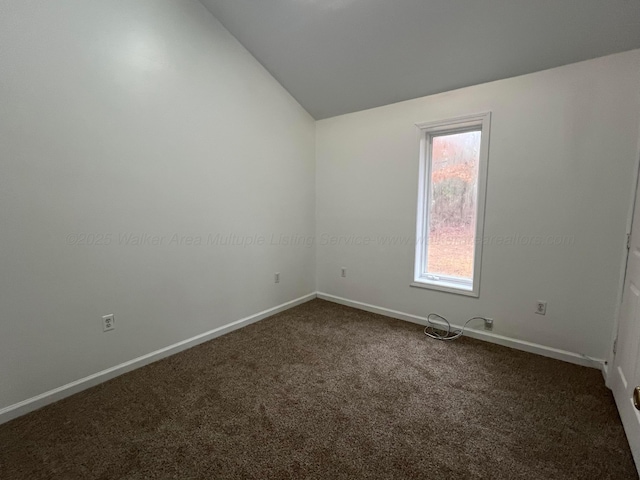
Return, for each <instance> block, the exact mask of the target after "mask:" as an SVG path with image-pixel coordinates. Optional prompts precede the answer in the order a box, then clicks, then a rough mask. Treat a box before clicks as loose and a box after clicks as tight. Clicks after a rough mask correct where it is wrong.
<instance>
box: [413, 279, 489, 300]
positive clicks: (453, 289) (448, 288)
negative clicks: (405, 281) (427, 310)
mask: <svg viewBox="0 0 640 480" xmlns="http://www.w3.org/2000/svg"><path fill="white" fill-rule="evenodd" d="M410 286H412V287H417V288H426V289H427V290H437V291H439V292H446V293H454V294H456V295H465V296H467V297H475V298H478V297H479V296H480V294H479V292H478V291H477V290H473V289H469V290H467V289H464V288H460V286H459V285H456V284H453V283H448V282H428V281H422V280H414V281H413V282H411V284H410Z"/></svg>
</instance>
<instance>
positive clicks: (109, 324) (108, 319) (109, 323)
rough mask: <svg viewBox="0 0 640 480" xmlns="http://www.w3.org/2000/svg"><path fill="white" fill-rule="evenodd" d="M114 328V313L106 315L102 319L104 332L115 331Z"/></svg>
mask: <svg viewBox="0 0 640 480" xmlns="http://www.w3.org/2000/svg"><path fill="white" fill-rule="evenodd" d="M114 328H116V319H115V317H114V316H113V313H111V314H109V315H104V316H103V317H102V331H103V332H108V331H109V330H113V329H114Z"/></svg>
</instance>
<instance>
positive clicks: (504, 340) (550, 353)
mask: <svg viewBox="0 0 640 480" xmlns="http://www.w3.org/2000/svg"><path fill="white" fill-rule="evenodd" d="M317 295H318V298H321V299H322V300H328V301H330V302H334V303H339V304H341V305H346V306H348V307H353V308H357V309H360V310H365V311H367V312H372V313H377V314H380V315H384V316H386V317H392V318H397V319H399V320H406V321H408V322H412V323H417V324H419V325H426V324H427V319H426V317H420V316H418V315H412V314H410V313H404V312H399V311H397V310H391V309H388V308H384V307H378V306H376V305H370V304H368V303H362V302H356V301H355V300H349V299H347V298H342V297H337V296H335V295H329V294H328V293H322V292H318V293H317ZM451 327H452V328H454V329H457V330H459V329H460V328H461V327H460V326H459V325H451ZM464 334H465V335H466V336H468V337H471V338H477V339H478V340H484V341H485V342H490V343H496V344H498V345H503V346H505V347H510V348H515V349H516V350H523V351H525V352H530V353H536V354H538V355H542V356H544V357H550V358H555V359H557V360H562V361H565V362H569V363H575V364H577V365H582V366H584V367H591V368H597V369H600V370H602V371H603V373H605V374H606V370H605V363H604V360H601V359H599V358H590V357H586V356H584V355H581V354H579V353H574V352H568V351H566V350H560V349H558V348H553V347H547V346H545V345H540V344H537V343H532V342H527V341H525V340H518V339H515V338H510V337H505V336H503V335H498V334H495V333H491V332H486V331H484V330H476V329H473V328H469V327H467V328H465V330H464Z"/></svg>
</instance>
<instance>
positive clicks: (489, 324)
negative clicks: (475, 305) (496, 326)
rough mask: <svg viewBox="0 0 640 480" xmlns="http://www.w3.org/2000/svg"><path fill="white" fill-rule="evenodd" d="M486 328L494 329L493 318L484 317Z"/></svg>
mask: <svg viewBox="0 0 640 480" xmlns="http://www.w3.org/2000/svg"><path fill="white" fill-rule="evenodd" d="M484 329H485V330H493V318H485V319H484Z"/></svg>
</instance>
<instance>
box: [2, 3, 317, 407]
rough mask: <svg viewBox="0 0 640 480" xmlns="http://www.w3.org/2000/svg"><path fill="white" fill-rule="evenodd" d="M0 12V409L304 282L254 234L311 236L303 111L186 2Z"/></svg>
mask: <svg viewBox="0 0 640 480" xmlns="http://www.w3.org/2000/svg"><path fill="white" fill-rule="evenodd" d="M0 11H1V14H0V70H1V71H2V75H0V205H1V208H0V272H1V275H0V409H1V408H3V407H6V406H8V405H12V404H14V403H16V402H19V401H22V400H24V399H27V398H30V397H32V396H34V395H37V394H40V393H42V392H45V391H47V390H49V389H52V388H55V387H59V386H61V385H63V384H66V383H68V382H71V381H74V380H76V379H79V378H81V377H84V376H86V375H90V374H93V373H95V372H98V371H101V370H103V369H105V368H107V367H111V366H114V365H117V364H119V363H121V362H124V361H127V360H130V359H132V358H135V357H137V356H140V355H143V354H146V353H148V352H151V351H153V350H156V349H158V348H161V347H165V346H167V345H170V344H172V343H175V342H178V341H180V340H183V339H186V338H189V337H192V336H194V335H197V334H199V333H202V332H205V331H208V330H210V329H213V328H215V327H217V326H220V325H224V324H227V323H229V322H231V321H235V320H238V319H240V318H242V317H245V316H247V315H250V314H254V313H257V312H259V311H261V310H264V309H267V308H270V307H273V306H276V305H279V304H282V303H284V302H286V301H289V300H292V299H295V298H297V297H300V296H302V295H305V294H307V293H310V292H313V291H314V290H315V263H314V262H315V253H314V249H313V247H308V246H307V247H305V246H293V247H292V246H282V245H280V246H277V245H271V239H270V236H271V234H275V235H276V236H279V235H280V234H284V235H300V236H303V237H304V236H311V235H313V233H314V224H315V219H314V205H315V182H314V168H315V167H314V142H315V127H314V122H313V119H312V118H311V117H310V116H309V115H308V114H307V113H306V112H305V111H304V110H303V109H302V108H301V107H300V106H299V105H298V104H297V103H296V102H295V101H294V100H293V99H292V97H291V96H290V95H289V94H288V93H286V91H285V90H284V89H283V88H282V87H281V86H280V85H279V84H278V83H277V82H276V81H275V80H274V79H273V78H272V77H271V76H270V75H269V74H268V73H267V72H266V71H265V70H264V69H263V68H262V67H261V66H260V65H259V64H258V63H257V62H256V61H255V60H254V59H253V58H252V57H251V56H250V55H249V53H248V52H247V51H246V50H244V49H243V48H242V47H241V46H240V44H239V43H238V42H237V41H236V40H235V39H234V38H233V37H232V36H231V35H230V34H229V33H228V32H227V31H226V30H225V29H224V28H223V27H222V26H221V25H220V24H219V23H218V22H217V21H216V20H215V19H214V18H213V17H212V15H211V14H210V13H209V12H208V11H207V10H206V9H205V8H204V7H203V6H202V5H201V4H199V3H198V2H196V1H187V0H181V1H175V0H136V1H135V2H132V1H130V0H105V1H91V2H89V1H87V0H56V1H45V0H39V1H33V0H31V1H26V0H1V2H0ZM85 234H86V235H111V240H110V244H109V245H91V244H87V243H91V242H92V240H94V239H95V237H94V238H93V239H92V238H87V239H83V238H82V237H78V235H85ZM128 234H135V235H151V236H158V237H161V238H163V242H162V244H161V245H159V246H154V245H151V244H145V245H143V246H134V245H132V244H129V245H127V244H126V243H125V241H124V237H121V236H122V235H125V236H126V235H128ZM174 234H177V235H179V236H192V237H198V236H201V237H203V238H205V239H206V237H207V236H208V235H209V234H212V235H213V236H214V237H215V235H216V234H221V235H223V236H225V235H231V234H234V235H248V236H252V235H265V237H266V239H265V245H262V246H253V247H249V248H242V247H237V246H235V247H234V246H220V245H218V246H215V245H204V246H202V245H201V246H194V245H192V246H189V245H185V244H182V245H177V244H175V242H174V243H171V238H172V237H173V235H174ZM106 238H107V237H104V240H105V242H107V240H106ZM87 240H88V241H87ZM186 241H187V242H188V241H189V240H186ZM192 241H195V240H192ZM77 242H79V243H81V244H76V243H77ZM276 271H279V272H281V276H282V280H281V283H280V284H279V285H275V284H274V283H273V273H274V272H276ZM108 313H114V314H115V315H116V325H117V328H116V330H115V331H113V332H109V333H102V330H101V326H100V317H101V315H104V314H108Z"/></svg>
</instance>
